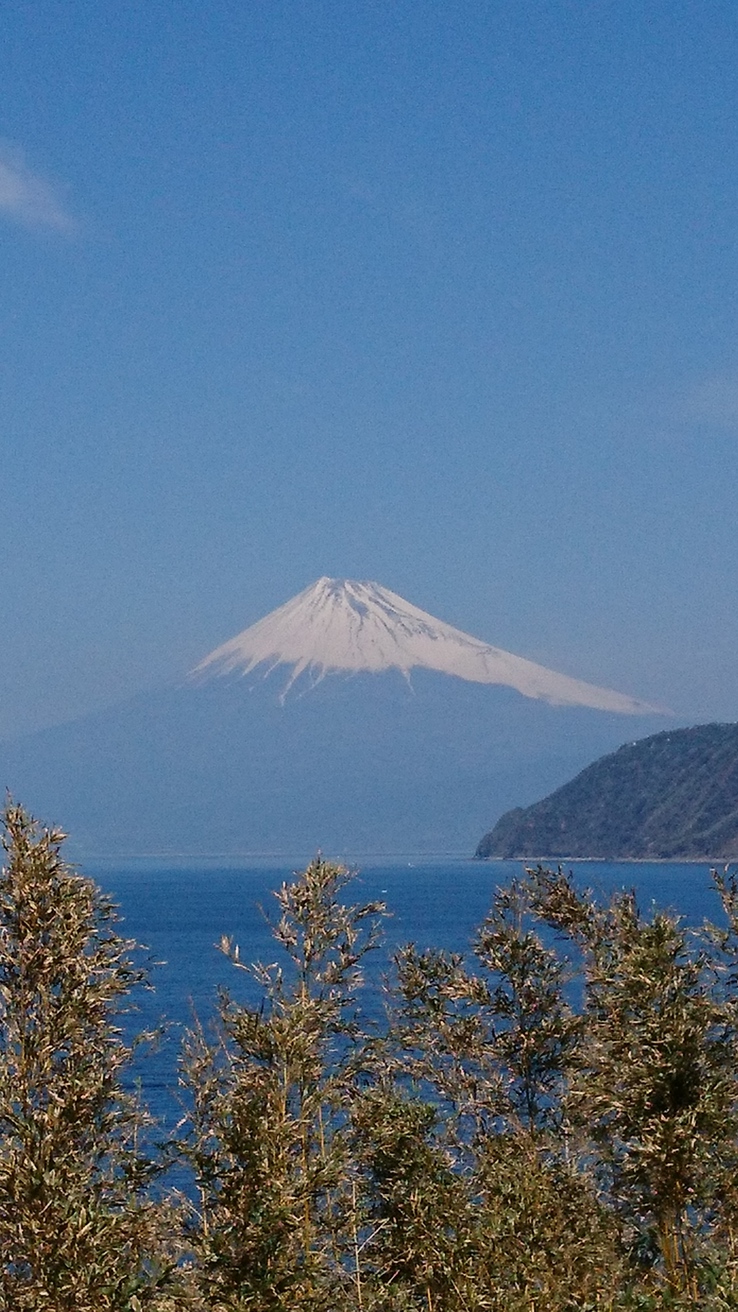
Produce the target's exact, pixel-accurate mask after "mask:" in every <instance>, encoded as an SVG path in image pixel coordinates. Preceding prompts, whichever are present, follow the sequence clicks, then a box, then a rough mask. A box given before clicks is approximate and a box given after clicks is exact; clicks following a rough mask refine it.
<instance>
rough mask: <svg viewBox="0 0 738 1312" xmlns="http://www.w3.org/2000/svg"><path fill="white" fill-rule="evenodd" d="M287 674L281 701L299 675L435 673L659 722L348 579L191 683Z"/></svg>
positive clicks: (206, 667) (332, 583)
mask: <svg viewBox="0 0 738 1312" xmlns="http://www.w3.org/2000/svg"><path fill="white" fill-rule="evenodd" d="M260 665H264V666H265V667H266V673H267V674H268V673H271V671H272V670H273V669H275V668H276V667H277V666H279V665H284V666H287V667H290V668H291V674H290V676H289V679H288V681H287V684H286V686H285V689H284V692H283V694H282V696H283V698H284V696H285V695H286V694H287V692H289V690H290V688H291V687H292V685H293V684H294V683H295V682H296V680H297V679H299V677H300V675H301V674H303V673H306V674H308V675H309V676H310V678H311V680H312V682H313V683H315V682H319V681H320V680H321V679H323V678H324V677H325V675H326V674H338V673H340V672H342V671H343V672H351V673H358V672H359V671H363V672H364V673H371V674H379V673H381V672H383V671H387V670H399V671H400V673H401V674H404V675H405V676H406V677H408V676H409V675H410V672H411V670H413V669H416V668H417V669H426V670H436V671H438V672H439V673H441V674H450V675H452V676H455V677H456V678H459V679H466V680H468V681H469V682H470V683H492V684H499V685H502V686H504V687H508V688H515V689H516V690H517V691H518V692H520V693H522V694H523V695H524V696H525V697H534V698H540V699H541V700H542V701H546V702H550V703H551V704H552V705H554V706H589V707H593V708H594V709H595V710H598V711H615V712H616V713H619V714H624V715H648V714H658V712H659V708H658V707H656V706H649V705H648V704H647V703H645V702H639V701H637V700H636V699H635V698H634V697H626V696H623V694H622V693H618V692H611V691H610V690H609V689H608V688H596V687H594V685H593V684H589V683H583V682H582V681H581V680H580V679H570V678H569V677H568V676H567V675H565V674H555V673H554V671H553V670H547V669H545V668H544V667H543V666H542V665H535V664H534V663H533V661H527V660H525V659H524V658H523V657H522V656H513V655H512V654H511V653H510V652H507V651H502V650H501V649H500V648H499V647H491V646H490V645H489V644H488V643H486V642H480V640H479V639H478V638H472V637H471V636H470V635H469V634H468V633H462V631H461V630H460V629H454V628H452V627H451V625H450V624H444V622H443V620H437V619H435V618H434V616H433V615H429V614H427V612H426V611H424V610H419V609H418V607H417V606H413V605H411V603H410V602H409V601H405V600H404V599H403V598H402V597H398V595H397V593H395V592H390V590H389V588H383V587H380V585H379V584H378V583H356V582H354V581H353V580H351V579H329V578H321V579H318V581H317V583H314V584H313V585H312V586H311V587H309V588H306V589H305V591H304V592H300V593H299V594H298V596H296V597H293V598H292V600H291V601H288V602H287V603H286V605H284V606H280V607H279V608H278V609H277V610H274V611H272V612H271V614H270V615H267V616H266V617H265V618H264V619H263V620H259V621H258V622H257V623H256V624H252V625H251V627H250V628H248V629H244V631H243V633H239V634H238V635H237V636H236V637H235V638H231V640H230V642H226V643H224V644H223V646H222V647H218V648H217V649H216V650H215V651H213V652H211V653H210V655H209V656H206V657H205V659H204V660H203V661H201V662H200V664H199V665H198V666H197V667H196V669H195V670H194V671H193V676H194V677H195V678H196V677H197V676H204V677H207V676H213V675H229V674H244V675H246V674H250V673H251V671H252V670H254V669H256V668H257V667H258V666H260Z"/></svg>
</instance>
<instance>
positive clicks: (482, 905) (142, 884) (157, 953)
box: [83, 858, 720, 1126]
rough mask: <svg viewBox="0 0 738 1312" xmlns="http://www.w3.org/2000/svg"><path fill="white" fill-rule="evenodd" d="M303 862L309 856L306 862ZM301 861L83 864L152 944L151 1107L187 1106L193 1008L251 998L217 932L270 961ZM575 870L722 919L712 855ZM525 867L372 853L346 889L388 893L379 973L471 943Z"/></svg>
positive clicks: (582, 879) (602, 887)
mask: <svg viewBox="0 0 738 1312" xmlns="http://www.w3.org/2000/svg"><path fill="white" fill-rule="evenodd" d="M303 864H304V863H303ZM300 868H301V865H300V863H298V862H294V863H290V862H288V861H276V860H273V861H271V860H270V861H262V862H261V863H250V864H249V863H246V862H245V861H238V860H235V859H234V860H231V861H227V860H223V859H220V860H217V859H212V860H209V861H208V860H203V859H202V858H199V859H198V860H197V861H194V860H192V861H189V860H172V859H168V860H160V861H152V860H151V859H150V858H147V859H140V860H128V861H116V860H113V859H111V860H106V861H97V862H94V863H90V864H88V865H84V866H83V873H85V874H86V875H88V876H90V877H91V878H93V879H94V880H95V882H96V883H97V884H98V885H99V886H100V887H101V888H102V889H103V890H104V892H106V893H108V894H110V895H111V896H112V897H113V899H114V901H115V902H116V903H117V904H118V906H119V908H120V914H121V916H122V917H123V931H124V932H125V934H126V935H127V936H129V937H131V938H134V939H136V940H137V941H138V942H139V943H142V944H144V945H145V946H146V948H147V952H146V954H145V956H146V957H147V958H148V959H149V960H150V961H151V962H152V963H155V964H153V965H152V969H151V979H152V983H153V986H154V987H153V990H151V991H144V990H139V991H138V994H137V998H136V1001H137V1004H138V1008H139V1010H138V1013H137V1014H136V1015H135V1016H134V1017H133V1018H132V1019H131V1021H130V1024H132V1026H133V1027H134V1028H135V1029H141V1028H149V1027H152V1026H155V1025H157V1024H159V1023H160V1022H165V1023H166V1030H165V1033H164V1036H163V1038H162V1040H161V1041H160V1042H159V1044H158V1046H157V1047H156V1049H155V1050H154V1051H152V1052H150V1053H149V1054H148V1055H146V1056H142V1057H141V1058H140V1059H138V1061H137V1066H136V1075H137V1077H138V1078H140V1080H141V1085H142V1090H143V1096H144V1099H145V1101H146V1102H147V1103H148V1105H149V1106H150V1108H151V1110H152V1112H153V1113H154V1114H155V1115H156V1116H158V1117H159V1118H160V1119H161V1120H162V1122H163V1123H164V1124H165V1125H168V1126H171V1125H173V1124H174V1123H175V1122H176V1120H177V1119H178V1117H179V1115H180V1114H181V1106H180V1104H179V1101H178V1094H177V1055H178V1051H179V1046H180V1042H181V1037H182V1033H183V1030H184V1029H185V1028H186V1027H187V1026H188V1025H190V1024H191V1023H192V1020H193V1017H194V1016H195V1015H197V1016H198V1017H199V1019H200V1020H201V1021H202V1022H203V1023H204V1024H205V1025H207V1023H208V1019H209V1017H211V1016H212V1014H213V1011H214V1006H215V1000H216V995H217V989H218V987H219V986H220V985H225V986H226V987H228V988H229V989H230V991H231V992H232V994H233V996H234V997H236V998H241V999H243V1000H247V999H248V1000H252V999H253V998H254V996H255V994H254V987H253V985H252V984H251V982H250V979H249V977H248V976H247V975H246V974H245V972H243V971H239V970H237V969H236V968H235V967H234V966H233V965H232V964H231V963H230V962H229V961H228V960H227V959H226V957H224V955H223V953H222V952H221V951H219V949H218V947H217V944H218V943H219V941H220V939H221V936H222V935H224V934H226V935H229V936H230V937H231V938H232V939H233V940H234V941H235V942H236V943H238V945H239V948H240V954H241V959H242V960H243V961H245V962H251V961H262V962H273V961H277V960H279V959H280V950H279V949H278V948H277V946H276V945H275V943H274V941H273V939H272V937H271V932H270V926H269V919H268V917H269V916H271V918H272V919H275V918H276V905H277V904H276V901H275V899H274V896H273V893H274V890H275V889H277V888H279V887H280V885H281V884H282V883H283V882H284V881H285V880H290V879H291V878H292V877H293V874H294V871H295V870H296V869H300ZM570 868H571V869H572V870H573V871H574V874H575V878H576V879H577V881H578V882H579V883H580V884H582V885H586V886H588V887H591V888H593V889H594V890H595V892H597V893H599V894H601V895H602V896H603V897H607V896H608V895H609V894H610V893H611V892H612V891H614V890H615V889H617V888H633V889H635V891H636V893H637V895H638V898H639V901H640V903H641V906H642V908H643V910H648V908H649V907H650V906H651V905H652V904H656V905H657V906H659V907H663V908H669V909H671V910H674V911H677V912H678V913H679V914H681V915H682V916H684V918H685V920H686V921H687V923H688V924H691V925H695V926H697V925H700V924H701V923H702V921H703V920H704V919H706V918H708V919H714V920H719V919H720V904H719V900H718V898H717V896H716V894H715V892H714V890H713V889H712V887H711V884H710V877H709V865H708V864H706V863H702V864H696V863H695V864H670V863H632V864H631V863H627V864H625V863H623V864H620V863H617V864H616V863H606V862H575V863H572V864H571V865H570ZM521 870H522V864H521V862H519V861H494V862H475V861H469V860H449V859H438V860H435V861H429V860H427V859H425V858H424V859H421V860H418V861H417V862H415V861H405V862H403V863H401V864H400V863H395V864H381V863H379V862H377V861H367V862H364V863H362V864H361V867H360V868H359V870H358V872H357V874H356V876H355V879H354V880H353V881H352V882H351V884H350V885H349V886H348V888H347V889H346V890H345V897H346V899H347V900H349V901H351V902H366V901H374V900H375V899H379V900H382V901H384V902H386V903H387V907H388V911H389V912H390V916H389V917H388V918H387V920H386V922H385V933H384V942H383V946H382V949H381V951H380V952H378V953H377V954H375V958H374V960H373V962H372V967H371V971H372V975H373V977H374V980H375V981H378V980H379V979H380V978H381V975H382V973H383V972H385V971H386V970H388V969H389V967H390V962H391V956H392V952H393V950H394V949H395V948H396V947H398V946H399V945H400V944H403V943H407V942H414V943H416V944H417V945H418V946H419V947H421V948H424V947H442V948H446V949H449V950H452V951H464V950H465V949H466V948H467V947H468V946H469V943H470V941H471V939H472V937H473V935H474V931H475V929H476V928H477V926H478V925H479V924H480V923H481V921H482V920H483V919H484V916H485V914H486V912H487V910H488V908H489V905H490V902H491V900H492V896H493V893H494V889H495V887H496V886H497V885H499V884H505V883H507V882H508V880H509V879H510V878H511V877H512V876H513V875H515V874H519V873H520V872H521Z"/></svg>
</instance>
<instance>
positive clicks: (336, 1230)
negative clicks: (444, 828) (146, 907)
mask: <svg viewBox="0 0 738 1312" xmlns="http://www.w3.org/2000/svg"><path fill="white" fill-rule="evenodd" d="M4 845H5V862H4V868H3V871H2V874H1V875H0V1254H1V1257H0V1308H1V1309H3V1312H41V1310H42V1309H43V1310H44V1312H72V1310H74V1312H114V1310H115V1312H118V1310H120V1312H142V1310H143V1309H150V1310H151V1312H175V1310H180V1309H181V1310H182V1312H185V1310H186V1309H187V1310H191V1309H195V1310H198V1312H247V1310H248V1312H329V1309H330V1310H331V1312H544V1310H545V1312H559V1310H562V1312H563V1309H571V1310H573V1309H578V1310H579V1312H585V1310H586V1309H590V1310H594V1309H602V1310H603V1312H604V1310H606V1309H607V1310H608V1312H614V1310H615V1309H626V1308H632V1309H636V1308H637V1309H659V1308H664V1309H666V1308H672V1309H679V1308H681V1309H686V1308H703V1309H705V1310H712V1312H719V1310H722V1309H728V1308H734V1307H738V1251H737V1250H736V1242H737V1240H738V1177H737V1176H736V1165H737V1162H736V1158H737V1156H738V882H737V881H736V878H735V877H734V876H733V875H731V874H730V872H723V873H717V872H716V873H715V875H714V878H715V882H716V885H717V889H718V892H719V893H720V896H721V899H722V904H723V908H724V912H725V923H724V924H723V925H721V926H719V927H717V926H709V925H708V926H703V927H701V928H699V929H690V928H688V927H686V926H685V925H684V924H683V923H682V922H681V921H680V920H679V919H678V918H677V917H675V916H673V915H671V914H667V913H666V912H662V911H659V910H652V911H649V912H648V914H644V913H643V912H642V911H641V910H640V909H639V907H638V905H637V903H636V900H635V897H634V896H633V895H631V894H628V893H620V894H618V895H617V896H615V897H614V898H613V899H612V901H611V902H610V903H608V904H602V903H600V902H598V901H596V900H595V899H594V898H593V897H592V896H591V895H590V894H588V893H587V892H582V891H581V890H580V889H579V888H578V887H577V886H576V885H575V884H574V882H573V880H572V879H571V877H570V876H569V875H567V874H566V873H565V872H564V871H561V870H550V869H546V868H543V867H537V868H536V869H531V870H529V871H527V872H526V873H525V874H524V876H522V877H521V878H519V879H515V880H513V881H512V882H511V883H510V884H508V885H507V886H506V887H504V888H500V889H499V890H497V892H496V893H495V895H494V898H493V901H492V905H491V907H490V910H489V913H488V915H487V917H486V919H485V920H484V922H483V924H482V925H481V926H480V927H479V930H478V933H477V935H476V938H475V940H474V942H473V943H472V944H471V945H470V948H469V952H468V954H467V955H465V956H461V955H458V954H450V953H448V952H445V951H443V950H441V949H438V950H433V951H423V952H420V951H418V950H417V949H416V948H415V947H414V946H413V945H408V946H406V947H404V948H403V949H401V950H400V951H399V952H398V953H397V954H396V957H395V960H394V967H393V971H392V975H391V978H390V979H389V980H388V981H387V985H386V997H385V1004H386V1016H385V1020H384V1021H383V1022H382V1023H377V1022H375V1023H372V1022H371V1021H370V1020H369V1019H367V1013H368V1015H369V1016H376V1012H377V1008H376V1005H375V1004H376V999H375V1000H374V1003H373V1005H372V1006H370V1007H368V1008H366V1007H364V1006H363V1005H362V999H363V998H365V997H366V996H367V994H366V984H365V980H364V965H365V962H366V958H367V954H368V953H371V952H372V951H373V949H374V948H375V946H376V945H377V943H378V941H379V936H380V935H381V923H382V917H383V915H384V913H385V908H384V907H383V905H382V904H380V903H366V904H355V903H353V902H352V901H351V896H350V893H351V887H350V875H349V873H348V872H347V871H346V870H345V869H343V868H342V867H341V866H338V865H335V864H332V863H331V862H328V861H325V860H323V859H322V858H316V860H315V861H313V862H312V863H311V864H310V865H309V866H308V868H307V869H306V870H305V871H304V872H303V873H302V874H300V875H297V876H296V877H295V879H294V881H293V882H292V883H289V884H285V885H283V887H282V888H281V890H280V891H279V892H278V894H277V917H276V919H275V923H274V939H275V944H274V961H270V963H267V964H263V965H252V964H251V963H248V962H244V961H242V960H241V958H240V954H239V950H238V945H237V944H235V943H234V942H232V941H231V940H230V939H228V937H227V936H226V937H224V939H223V943H222V948H223V951H224V952H225V953H226V954H227V955H228V956H229V958H230V960H231V962H232V963H233V968H234V970H233V988H232V991H230V992H224V993H222V994H221V996H220V997H219V999H218V1008H217V1020H216V1021H215V1022H214V1024H213V1025H212V1026H209V1025H205V1024H202V1025H201V1024H198V1023H197V1022H193V1026H192V1028H191V1030H190V1032H189V1034H188V1035H187V1037H186V1040H185V1042H184V1044H183V1048H182V1053H181V1060H180V1074H179V1078H180V1092H181V1097H182V1119H181V1122H180V1124H179V1126H178V1127H177V1129H176V1131H175V1132H174V1133H170V1134H169V1135H165V1133H164V1131H163V1130H161V1129H160V1128H158V1127H157V1126H156V1125H155V1124H153V1123H152V1118H151V1117H150V1115H149V1113H148V1112H147V1109H146V1107H145V1105H144V1104H143V1102H142V1099H141V1096H140V1094H139V1093H137V1092H136V1090H135V1088H133V1086H132V1082H131V1078H130V1070H131V1059H132V1051H131V1047H130V1045H129V1044H128V1043H127V1042H126V1041H125V1040H124V1027H123V1020H124V1016H123V1012H124V1011H125V1010H126V1009H128V1008H130V1007H131V1006H132V1005H133V1003H134V1002H135V994H136V990H137V989H138V988H141V987H144V986H145V984H146V979H145V974H144V972H143V971H142V969H141V968H140V967H139V966H138V964H137V961H138V959H139V958H138V955H137V950H136V945H135V944H134V943H132V942H131V941H129V940H127V939H126V938H124V937H123V935H122V932H121V925H120V923H119V921H118V919H117V916H116V911H115V908H114V907H113V906H112V905H111V903H110V902H109V900H108V899H107V898H106V897H105V896H104V895H103V894H102V893H101V892H100V891H99V890H98V889H97V888H96V887H95V885H94V884H93V883H92V882H91V881H90V880H88V879H86V878H85V877H84V876H83V875H81V874H79V873H78V872H77V871H76V870H75V869H73V868H72V867H70V866H69V865H68V864H67V863H66V862H65V860H64V858H63V855H62V845H63V835H62V834H61V833H58V832H55V831H47V830H44V829H42V828H41V827H40V826H38V825H37V824H36V823H35V822H34V821H33V820H31V819H30V818H29V817H28V816H27V815H26V814H25V812H24V811H23V810H22V809H21V808H20V807H18V806H15V805H9V806H8V808H7V809H6V812H5V815H4ZM225 928H226V929H227V927H225ZM243 971H247V972H248V973H249V976H250V980H251V983H252V984H254V983H255V984H256V985H258V991H259V998H258V1000H257V1001H256V1002H253V1001H252V1002H249V1003H245V1002H243V1001H242V1000H239V991H240V990H239V983H240V979H241V972H243ZM249 996H250V997H251V996H252V993H251V992H250V993H249ZM152 1041H155V1036H151V1035H142V1036H141V1037H140V1040H139V1042H140V1043H141V1044H143V1045H145V1044H146V1043H148V1042H152ZM132 1090H133V1091H132Z"/></svg>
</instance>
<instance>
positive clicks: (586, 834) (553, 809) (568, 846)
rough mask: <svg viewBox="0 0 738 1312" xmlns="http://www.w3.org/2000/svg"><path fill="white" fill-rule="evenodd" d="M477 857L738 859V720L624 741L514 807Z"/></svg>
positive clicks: (492, 833) (484, 842)
mask: <svg viewBox="0 0 738 1312" xmlns="http://www.w3.org/2000/svg"><path fill="white" fill-rule="evenodd" d="M476 855H477V856H478V857H507V858H512V857H523V858H531V859H535V858H554V859H555V858H562V857H563V858H565V857H600V858H604V859H607V858H611V859H626V860H627V859H629V858H648V857H651V858H654V857H656V858H662V857H663V858H684V859H688V858H695V859H698V858H701V857H707V858H710V859H716V860H725V859H731V858H735V857H736V856H738V724H703V725H697V726H696V727H694V728H691V729H677V730H673V731H671V732H667V733H659V734H654V735H653V736H652V737H650V738H645V739H643V740H642V741H640V742H635V743H626V744H625V746H624V747H621V748H620V749H619V751H617V752H614V753H613V754H612V755H610V756H606V757H604V758H603V759H602V760H599V761H595V762H594V764H592V765H590V766H588V767H587V769H586V770H583V771H582V772H581V774H579V775H578V776H577V777H576V778H575V779H572V780H571V781H570V782H569V783H567V784H565V785H564V786H563V787H562V788H559V789H557V791H556V792H554V793H552V794H551V795H550V796H549V797H545V798H544V799H543V801H541V802H536V803H535V805H533V806H529V807H527V808H525V809H524V808H522V807H517V808H516V809H515V810H512V811H508V812H507V813H506V814H505V815H503V816H502V817H501V818H500V819H499V820H498V821H497V824H496V825H495V827H494V829H493V830H492V831H491V832H490V833H488V834H486V835H485V836H484V838H483V839H482V841H481V842H480V844H479V846H478V848H477V852H476Z"/></svg>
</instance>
